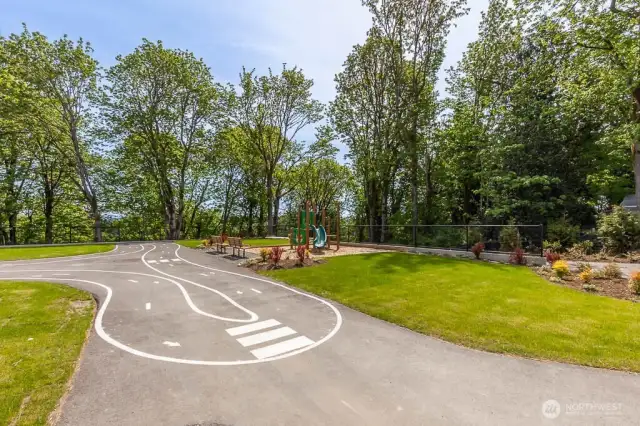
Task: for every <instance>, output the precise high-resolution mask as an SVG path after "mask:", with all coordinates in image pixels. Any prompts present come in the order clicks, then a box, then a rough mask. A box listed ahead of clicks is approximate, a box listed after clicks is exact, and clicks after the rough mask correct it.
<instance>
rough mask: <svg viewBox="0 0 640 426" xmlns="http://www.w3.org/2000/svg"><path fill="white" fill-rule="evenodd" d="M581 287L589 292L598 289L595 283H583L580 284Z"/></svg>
mask: <svg viewBox="0 0 640 426" xmlns="http://www.w3.org/2000/svg"><path fill="white" fill-rule="evenodd" d="M582 289H583V290H584V291H588V292H590V293H593V292H596V291H598V287H596V285H595V284H583V285H582Z"/></svg>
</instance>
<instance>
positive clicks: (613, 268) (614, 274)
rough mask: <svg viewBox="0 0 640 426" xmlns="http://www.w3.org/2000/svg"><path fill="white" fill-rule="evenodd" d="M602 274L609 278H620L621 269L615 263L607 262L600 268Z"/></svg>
mask: <svg viewBox="0 0 640 426" xmlns="http://www.w3.org/2000/svg"><path fill="white" fill-rule="evenodd" d="M601 273H602V276H603V277H605V278H609V279H615V278H622V270H621V269H620V267H619V266H618V265H616V264H615V263H608V264H607V266H605V267H604V268H602V272H601Z"/></svg>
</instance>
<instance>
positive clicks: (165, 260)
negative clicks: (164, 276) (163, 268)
mask: <svg viewBox="0 0 640 426" xmlns="http://www.w3.org/2000/svg"><path fill="white" fill-rule="evenodd" d="M160 262H161V263H169V259H160Z"/></svg>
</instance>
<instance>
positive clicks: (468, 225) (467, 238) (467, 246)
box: [466, 225, 469, 251]
mask: <svg viewBox="0 0 640 426" xmlns="http://www.w3.org/2000/svg"><path fill="white" fill-rule="evenodd" d="M466 228H467V251H469V225H467V226H466Z"/></svg>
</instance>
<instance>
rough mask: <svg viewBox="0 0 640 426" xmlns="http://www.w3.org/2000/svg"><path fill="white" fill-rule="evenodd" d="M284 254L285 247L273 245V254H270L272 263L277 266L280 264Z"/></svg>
mask: <svg viewBox="0 0 640 426" xmlns="http://www.w3.org/2000/svg"><path fill="white" fill-rule="evenodd" d="M283 254H284V248H282V247H278V246H276V247H272V248H271V254H270V255H269V259H270V260H271V263H273V264H274V265H275V266H278V264H279V263H280V259H282V255H283Z"/></svg>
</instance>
